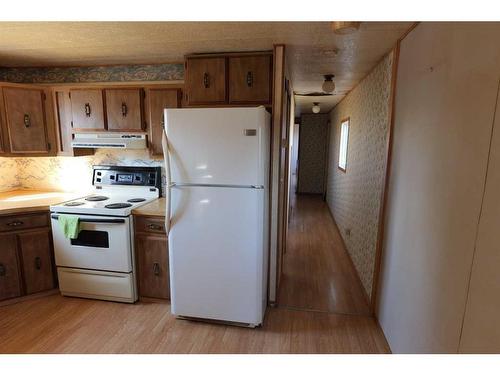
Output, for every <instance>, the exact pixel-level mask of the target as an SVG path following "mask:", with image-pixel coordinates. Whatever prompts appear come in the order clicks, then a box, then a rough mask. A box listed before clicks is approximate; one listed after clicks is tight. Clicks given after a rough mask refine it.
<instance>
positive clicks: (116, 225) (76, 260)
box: [51, 213, 132, 272]
mask: <svg viewBox="0 0 500 375" xmlns="http://www.w3.org/2000/svg"><path fill="white" fill-rule="evenodd" d="M77 216H79V218H80V234H79V236H78V238H76V239H74V240H71V239H68V238H66V237H65V236H64V233H63V231H62V230H61V228H60V226H59V221H58V219H59V214H57V213H52V214H51V221H52V235H53V238H54V254H55V260H56V265H57V266H59V267H72V268H85V269H92V270H102V271H114V272H131V271H132V249H131V243H132V241H131V220H130V217H109V216H91V215H77Z"/></svg>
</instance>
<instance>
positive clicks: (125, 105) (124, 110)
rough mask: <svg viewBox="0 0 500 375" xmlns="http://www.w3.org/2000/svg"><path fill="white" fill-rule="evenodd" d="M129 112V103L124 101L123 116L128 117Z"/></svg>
mask: <svg viewBox="0 0 500 375" xmlns="http://www.w3.org/2000/svg"><path fill="white" fill-rule="evenodd" d="M127 112H128V108H127V103H125V102H123V103H122V117H127Z"/></svg>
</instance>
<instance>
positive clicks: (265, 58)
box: [229, 55, 271, 104]
mask: <svg viewBox="0 0 500 375" xmlns="http://www.w3.org/2000/svg"><path fill="white" fill-rule="evenodd" d="M270 101H271V56H270V55H261V56H242V57H231V58H229V103H232V104H233V103H263V104H265V103H269V102H270Z"/></svg>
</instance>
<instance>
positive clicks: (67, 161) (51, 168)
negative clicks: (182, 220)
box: [0, 149, 165, 192]
mask: <svg viewBox="0 0 500 375" xmlns="http://www.w3.org/2000/svg"><path fill="white" fill-rule="evenodd" d="M93 165H132V166H152V167H156V166H161V167H163V159H161V158H159V159H153V158H151V157H150V155H149V151H148V150H126V151H125V150H108V149H99V150H96V153H95V154H94V155H91V156H81V157H64V156H58V157H36V158H35V157H33V158H29V157H28V158H24V157H23V158H0V170H1V173H0V191H7V190H11V189H15V188H20V189H40V190H57V191H68V192H73V191H86V190H88V189H89V188H91V187H92V166H93ZM162 176H164V171H163V168H162ZM164 184H165V179H164V177H163V179H162V185H164Z"/></svg>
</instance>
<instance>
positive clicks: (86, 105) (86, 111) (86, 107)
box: [85, 103, 91, 117]
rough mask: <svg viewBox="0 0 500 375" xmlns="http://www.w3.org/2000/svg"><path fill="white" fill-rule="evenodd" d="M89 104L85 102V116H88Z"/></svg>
mask: <svg viewBox="0 0 500 375" xmlns="http://www.w3.org/2000/svg"><path fill="white" fill-rule="evenodd" d="M90 113H91V111H90V104H89V103H85V116H87V117H90Z"/></svg>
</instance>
